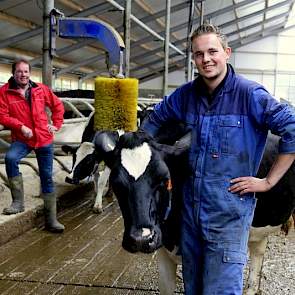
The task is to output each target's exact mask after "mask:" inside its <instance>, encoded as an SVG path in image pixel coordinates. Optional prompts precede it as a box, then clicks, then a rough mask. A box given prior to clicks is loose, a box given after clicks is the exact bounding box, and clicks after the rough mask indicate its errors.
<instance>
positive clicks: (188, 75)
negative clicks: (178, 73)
mask: <svg viewBox="0 0 295 295" xmlns="http://www.w3.org/2000/svg"><path fill="white" fill-rule="evenodd" d="M194 11H195V1H194V0H191V1H190V7H189V21H188V28H187V42H186V44H187V48H186V71H185V78H186V81H187V82H188V81H191V80H192V55H191V39H190V36H191V34H192V29H193V20H194Z"/></svg>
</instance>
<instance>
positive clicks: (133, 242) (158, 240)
mask: <svg viewBox="0 0 295 295" xmlns="http://www.w3.org/2000/svg"><path fill="white" fill-rule="evenodd" d="M161 246H162V235H161V231H160V230H155V229H149V228H141V229H137V230H135V231H132V232H131V233H130V234H129V235H128V234H126V233H124V237H123V242H122V247H123V248H124V249H125V250H126V251H128V252H130V253H136V252H142V253H152V252H154V251H156V250H157V249H158V248H160V247H161Z"/></svg>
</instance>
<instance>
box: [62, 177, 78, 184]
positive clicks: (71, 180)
mask: <svg viewBox="0 0 295 295" xmlns="http://www.w3.org/2000/svg"><path fill="white" fill-rule="evenodd" d="M65 182H67V183H69V184H79V180H78V179H75V178H70V177H68V176H66V178H65Z"/></svg>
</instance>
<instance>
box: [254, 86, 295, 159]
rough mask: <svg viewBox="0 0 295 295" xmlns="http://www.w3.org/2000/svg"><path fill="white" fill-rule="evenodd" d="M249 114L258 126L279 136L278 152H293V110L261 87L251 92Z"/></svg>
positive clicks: (294, 124) (294, 138) (294, 137)
mask: <svg viewBox="0 0 295 295" xmlns="http://www.w3.org/2000/svg"><path fill="white" fill-rule="evenodd" d="M251 101H252V102H251V104H250V106H251V114H252V115H253V116H254V118H255V120H256V121H257V122H258V123H259V125H260V126H265V128H267V129H269V130H270V131H271V132H272V133H273V134H276V135H278V136H280V137H281V139H280V142H279V153H295V111H294V108H293V107H291V106H289V105H288V104H282V103H280V102H278V101H277V100H276V99H275V98H274V97H273V96H271V95H270V94H269V93H268V92H267V91H266V90H265V89H264V88H263V87H261V88H257V89H255V90H254V91H253V93H252V100H251Z"/></svg>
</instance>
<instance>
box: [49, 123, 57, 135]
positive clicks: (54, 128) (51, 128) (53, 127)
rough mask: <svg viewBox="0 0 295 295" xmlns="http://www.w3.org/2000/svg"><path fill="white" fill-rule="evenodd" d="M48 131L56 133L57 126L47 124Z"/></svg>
mask: <svg viewBox="0 0 295 295" xmlns="http://www.w3.org/2000/svg"><path fill="white" fill-rule="evenodd" d="M47 128H48V131H49V132H50V133H52V134H54V133H55V132H56V131H57V128H56V127H55V126H53V125H51V124H48V125H47Z"/></svg>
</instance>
